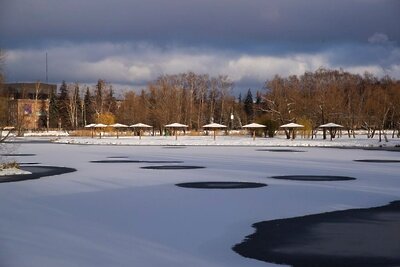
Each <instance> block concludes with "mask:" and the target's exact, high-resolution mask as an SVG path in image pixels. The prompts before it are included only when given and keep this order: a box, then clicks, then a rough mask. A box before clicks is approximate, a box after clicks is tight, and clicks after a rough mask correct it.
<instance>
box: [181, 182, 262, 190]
mask: <svg viewBox="0 0 400 267" xmlns="http://www.w3.org/2000/svg"><path fill="white" fill-rule="evenodd" d="M176 186H179V187H184V188H197V189H244V188H258V187H264V186H267V184H263V183H250V182H193V183H180V184H176Z"/></svg>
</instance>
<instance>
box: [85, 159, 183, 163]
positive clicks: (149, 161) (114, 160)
mask: <svg viewBox="0 0 400 267" xmlns="http://www.w3.org/2000/svg"><path fill="white" fill-rule="evenodd" d="M90 162H91V163H159V164H160V163H161V164H162V163H183V161H176V160H131V159H112V160H92V161H90Z"/></svg>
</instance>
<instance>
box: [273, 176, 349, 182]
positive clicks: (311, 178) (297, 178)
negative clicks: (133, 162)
mask: <svg viewBox="0 0 400 267" xmlns="http://www.w3.org/2000/svg"><path fill="white" fill-rule="evenodd" d="M270 178H273V179H280V180H292V181H349V180H356V178H354V177H348V176H333V175H282V176H271V177H270Z"/></svg>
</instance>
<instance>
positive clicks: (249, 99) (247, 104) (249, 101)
mask: <svg viewBox="0 0 400 267" xmlns="http://www.w3.org/2000/svg"><path fill="white" fill-rule="evenodd" d="M244 112H245V113H246V115H247V121H252V120H253V119H254V102H253V95H252V94H251V90H250V89H249V90H248V91H247V95H246V98H245V99H244Z"/></svg>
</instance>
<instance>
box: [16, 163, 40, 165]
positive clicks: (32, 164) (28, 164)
mask: <svg viewBox="0 0 400 267" xmlns="http://www.w3.org/2000/svg"><path fill="white" fill-rule="evenodd" d="M18 164H19V165H37V164H40V163H39V162H20V163H18Z"/></svg>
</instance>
